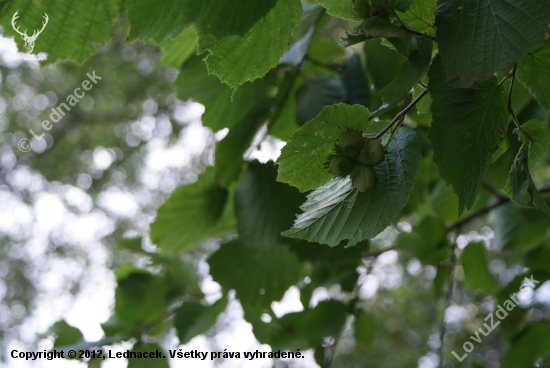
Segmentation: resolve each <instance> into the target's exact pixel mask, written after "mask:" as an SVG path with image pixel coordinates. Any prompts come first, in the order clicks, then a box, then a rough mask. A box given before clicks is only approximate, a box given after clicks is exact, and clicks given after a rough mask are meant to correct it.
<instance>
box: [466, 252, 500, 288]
mask: <svg viewBox="0 0 550 368" xmlns="http://www.w3.org/2000/svg"><path fill="white" fill-rule="evenodd" d="M460 261H461V263H462V267H463V268H464V283H465V284H466V286H467V287H468V288H470V289H471V290H473V291H483V292H485V293H488V294H491V293H493V292H495V291H496V289H497V288H498V285H497V283H496V281H495V279H494V278H493V276H492V275H491V273H490V272H489V270H488V269H487V264H488V262H487V256H486V254H485V245H483V243H470V244H468V245H467V246H466V248H464V250H463V251H462V254H461V255H460Z"/></svg>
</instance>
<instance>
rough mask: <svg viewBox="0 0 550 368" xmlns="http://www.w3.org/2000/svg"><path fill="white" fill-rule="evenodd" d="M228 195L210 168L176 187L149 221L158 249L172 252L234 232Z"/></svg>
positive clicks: (152, 237) (153, 239) (152, 238)
mask: <svg viewBox="0 0 550 368" xmlns="http://www.w3.org/2000/svg"><path fill="white" fill-rule="evenodd" d="M227 197H228V192H227V190H226V189H224V188H221V187H220V186H219V185H218V184H216V183H215V182H214V180H213V169H212V168H209V169H207V171H205V172H204V173H203V174H201V175H200V176H199V179H198V181H197V182H196V183H193V184H190V185H186V186H183V187H180V188H178V189H176V190H175V191H174V192H173V193H172V195H171V196H170V198H168V199H167V200H166V202H164V204H163V205H161V206H160V207H159V209H158V211H157V218H156V220H155V221H154V222H153V223H152V224H151V234H150V236H151V240H152V241H153V243H155V244H156V245H157V246H158V247H160V248H161V249H163V250H165V251H170V252H175V251H179V250H182V249H186V248H190V247H192V246H195V245H198V244H200V243H201V242H203V241H205V240H207V239H209V238H214V237H220V236H224V235H227V234H229V233H231V232H233V231H234V230H233V229H234V226H235V225H234V217H233V215H232V213H231V212H232V208H230V206H226V202H227ZM229 203H230V202H229ZM231 207H232V206H231ZM228 208H229V211H228V210H227V209H228ZM224 209H225V210H224Z"/></svg>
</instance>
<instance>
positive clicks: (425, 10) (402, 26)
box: [0, 0, 550, 367]
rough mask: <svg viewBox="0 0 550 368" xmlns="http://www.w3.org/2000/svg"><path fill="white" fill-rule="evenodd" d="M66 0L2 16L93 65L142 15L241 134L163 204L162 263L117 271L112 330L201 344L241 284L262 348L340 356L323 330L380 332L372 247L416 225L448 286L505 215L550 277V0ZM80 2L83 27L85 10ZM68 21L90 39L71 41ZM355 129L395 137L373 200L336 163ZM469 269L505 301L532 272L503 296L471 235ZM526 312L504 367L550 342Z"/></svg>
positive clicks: (135, 28) (212, 107) (137, 33)
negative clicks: (267, 150)
mask: <svg viewBox="0 0 550 368" xmlns="http://www.w3.org/2000/svg"><path fill="white" fill-rule="evenodd" d="M60 3H61V4H57V3H56V4H55V6H54V4H53V3H48V2H40V3H29V2H26V1H25V2H24V1H14V2H10V3H8V4H7V5H6V6H4V7H2V9H1V11H0V20H1V21H2V24H7V23H8V19H9V18H10V17H11V14H12V13H13V12H14V11H15V10H19V11H20V14H21V19H25V21H26V22H28V24H29V25H33V22H34V23H36V24H38V23H39V22H40V17H41V15H42V14H43V12H47V13H48V14H49V15H50V25H48V27H49V28H48V32H46V31H45V32H44V34H43V35H42V36H41V37H40V38H39V40H38V41H37V43H36V49H37V50H41V51H45V52H48V53H49V55H50V57H49V58H48V62H55V61H57V60H62V59H66V58H68V59H71V60H74V61H77V62H81V61H83V60H85V59H86V58H88V57H89V56H90V55H92V54H93V53H94V52H95V50H94V48H93V43H94V42H99V43H102V42H105V41H106V40H107V39H108V37H109V28H110V26H111V24H112V23H113V21H114V20H115V19H116V18H117V17H119V16H120V15H122V14H123V13H124V12H127V14H128V20H129V23H130V26H131V28H130V32H129V40H136V39H139V40H143V41H149V42H152V43H155V44H158V45H160V48H161V49H162V50H163V56H162V60H163V62H164V63H166V65H168V66H173V67H177V68H179V69H180V72H179V75H178V77H177V79H176V80H175V81H174V85H175V86H176V87H177V89H178V92H177V93H178V97H179V98H180V99H182V100H187V99H193V100H195V101H198V102H200V103H202V104H203V105H204V106H205V113H204V115H203V119H202V121H203V125H204V126H205V127H208V128H210V129H212V130H213V131H219V130H221V129H224V128H228V129H229V131H228V133H227V135H226V136H225V137H224V138H223V139H221V141H219V142H218V143H217V144H216V151H215V164H214V166H213V167H210V168H208V169H206V171H205V172H204V173H202V174H201V175H200V176H199V178H198V180H197V182H196V183H194V184H191V185H187V186H183V187H180V188H178V189H176V190H175V191H174V192H173V193H172V195H171V197H170V198H169V199H168V200H167V201H166V202H165V203H164V204H163V205H162V206H160V207H159V209H158V212H157V218H156V220H155V221H154V222H153V223H152V224H151V227H150V239H151V241H152V243H153V244H155V245H156V246H157V247H158V252H156V253H150V252H145V251H143V250H142V249H141V246H140V244H141V240H133V243H132V244H133V246H134V248H133V251H134V252H138V253H143V254H144V256H146V257H149V258H151V259H152V261H153V262H157V263H158V264H159V265H160V266H161V267H160V268H161V270H162V272H160V273H153V272H149V271H145V270H142V269H135V268H132V267H128V268H123V269H119V271H118V276H117V277H118V288H117V291H116V305H115V315H114V317H113V318H112V319H111V320H110V321H109V323H107V324H106V325H105V326H104V330H105V332H106V336H107V338H110V337H114V336H118V338H121V339H125V340H126V339H130V338H136V339H138V340H140V341H142V342H143V341H146V340H147V339H144V338H143V335H144V334H145V335H148V336H156V334H157V335H158V334H159V333H161V332H162V331H163V328H164V327H165V326H166V325H167V324H168V325H169V324H173V326H174V327H175V328H176V329H177V331H178V336H179V338H180V341H181V342H182V343H185V342H187V341H189V340H190V339H191V338H192V337H194V336H196V335H198V334H201V333H204V332H205V331H207V330H208V329H209V328H210V327H211V326H212V325H213V324H214V323H215V321H216V318H217V316H218V315H219V314H220V313H221V312H222V311H223V310H224V308H225V306H226V303H227V298H228V293H229V291H230V290H234V291H235V295H236V298H237V299H238V300H239V301H240V303H241V305H242V306H243V309H244V315H245V319H246V320H247V321H248V322H250V323H251V324H252V326H253V331H254V334H255V336H256V338H257V339H258V340H259V341H260V342H261V343H266V344H269V345H270V346H271V347H272V348H273V349H289V350H295V349H309V348H314V349H315V351H316V355H315V357H316V360H317V362H318V363H319V364H320V365H321V366H328V365H330V364H331V362H332V355H331V354H326V356H325V354H324V352H323V351H324V349H323V348H322V347H323V341H324V340H323V339H324V338H325V337H327V336H339V334H340V332H341V331H342V330H343V329H344V328H345V327H346V325H345V322H346V315H353V316H354V317H355V319H354V321H355V331H356V334H357V337H358V338H359V339H360V340H361V339H365V340H368V339H369V338H367V337H365V336H368V335H369V333H370V332H369V331H372V328H373V323H372V319H371V317H369V316H371V315H370V314H369V312H368V308H366V307H365V306H364V305H363V304H362V303H361V301H360V300H359V298H358V290H359V285H357V278H358V274H357V272H356V268H357V267H358V266H359V265H361V262H362V260H361V255H362V254H363V252H367V251H368V244H370V243H369V240H370V239H373V238H374V237H376V236H377V235H379V234H380V233H382V232H383V231H384V230H385V229H386V228H387V227H388V226H390V225H392V224H393V223H397V222H399V221H401V220H402V219H409V220H410V221H411V222H412V223H413V224H415V226H414V227H413V229H412V231H411V232H410V233H402V234H400V235H399V236H398V238H397V240H396V241H397V247H398V249H399V250H400V251H402V252H403V254H408V255H409V256H411V257H414V258H416V259H418V260H419V261H420V262H421V263H422V264H423V265H432V266H434V267H436V269H437V271H438V272H437V275H438V279H437V286H436V289H437V290H440V289H441V288H440V286H441V285H442V283H444V281H445V277H446V276H448V275H449V273H450V272H453V271H456V270H455V267H456V263H457V260H456V257H455V254H456V253H460V252H458V250H456V249H455V248H456V244H454V243H452V242H451V243H452V244H449V236H448V234H449V232H453V233H454V235H455V236H454V237H455V238H456V237H458V235H459V234H460V233H461V232H462V231H463V230H464V228H465V227H467V226H471V225H472V223H473V222H475V221H474V220H478V219H480V218H481V217H482V216H483V215H485V214H487V213H488V212H491V216H492V217H491V221H492V223H493V224H494V226H493V228H494V230H495V243H496V249H497V250H498V251H499V252H504V251H513V252H515V253H513V254H514V257H516V261H517V257H518V256H519V258H520V259H522V260H524V261H523V265H524V266H526V267H528V268H530V269H531V270H532V271H539V273H540V276H539V277H540V280H546V279H548V267H549V266H550V265H549V264H548V261H547V257H545V256H546V255H547V254H548V244H547V237H548V235H549V234H548V228H549V227H548V225H549V222H550V219H549V218H548V217H545V216H547V215H548V216H550V208H549V207H548V203H547V201H546V200H545V198H544V197H543V194H544V192H545V191H547V190H548V189H549V188H548V186H544V185H539V186H538V187H537V185H536V184H537V182H538V183H539V184H540V182H541V181H543V180H544V179H548V173H547V170H546V171H544V165H543V164H544V163H546V161H544V160H547V157H546V149H547V145H548V144H549V143H550V134H549V131H548V128H547V124H546V123H545V122H543V120H542V119H544V117H545V115H546V114H545V111H547V110H548V109H550V100H549V98H550V97H549V96H550V54H549V50H550V44H549V43H548V42H547V38H548V25H549V24H550V0H517V1H513V2H512V1H509V0H483V1H477V0H462V1H451V0H440V1H438V2H437V3H436V1H435V0H354V1H351V0H319V1H318V3H319V4H320V5H321V6H322V7H321V6H315V5H311V4H310V5H303V6H302V4H301V3H300V1H299V0H269V1H261V2H257V1H256V2H254V4H252V0H250V1H241V2H239V3H232V2H226V1H219V0H207V1H202V2H197V1H191V0H183V1H176V0H171V1H166V2H164V3H163V4H162V5H160V6H159V5H158V4H157V3H156V2H154V1H152V0H133V1H130V3H129V5H126V4H125V3H123V2H107V3H105V2H102V3H98V4H97V7H96V11H94V12H89V11H85V9H84V8H85V7H84V5H82V4H73V3H72V2H68V1H67V2H65V1H60ZM253 5H254V6H253ZM126 6H128V7H127V8H126ZM81 7H82V9H80V8H81ZM80 10H82V13H83V15H82V17H83V18H79V17H67V15H69V14H76V13H79V11H80ZM67 19H69V20H68V21H67ZM343 20H346V21H349V22H347V23H346V22H344V21H343ZM73 23H74V24H73ZM340 27H345V29H346V30H347V31H349V32H348V33H347V35H346V37H344V39H343V40H342V45H345V46H348V47H349V50H351V52H352V53H353V56H351V57H345V52H344V48H343V47H344V46H342V45H339V44H337V43H336V42H335V41H334V40H333V39H332V38H331V35H332V34H333V31H334V29H340ZM69 30H70V33H71V34H74V35H78V37H68V38H64V37H60V35H66V34H69ZM10 32H12V31H11V30H10V29H9V27H8V28H6V33H7V34H14V33H10ZM18 42H20V41H19V40H18ZM289 45H290V48H289ZM20 46H21V44H20ZM195 49H196V50H197V54H198V55H193V54H194V50H195ZM518 82H521V83H518ZM348 129H355V130H359V131H362V132H364V133H365V134H367V135H370V136H372V137H377V138H380V139H381V140H382V141H383V142H384V145H385V146H387V152H386V154H385V156H384V159H383V160H382V162H380V163H379V164H377V165H376V166H375V167H374V170H375V171H376V177H377V179H378V182H377V186H376V188H375V189H374V190H372V191H370V192H368V193H360V192H357V191H356V190H354V189H353V187H352V185H351V183H350V181H349V178H348V179H333V178H332V177H331V175H330V174H329V173H328V172H327V170H326V168H325V167H324V163H325V160H326V157H328V156H329V155H331V154H332V153H333V147H334V145H335V143H336V142H337V140H338V138H339V137H340V135H341V134H342V132H344V131H346V130H348ZM266 132H267V134H269V135H271V136H273V137H276V138H279V139H281V140H284V141H286V142H287V143H286V145H285V147H284V148H283V149H282V152H281V155H280V157H279V158H278V160H277V164H278V167H277V166H276V165H275V164H274V163H272V162H266V163H260V162H258V161H251V160H248V159H245V157H246V156H245V153H246V152H248V151H249V149H251V148H254V147H253V146H251V145H252V144H253V142H255V137H257V136H258V135H262V134H266ZM541 159H542V160H543V161H541V162H542V164H539V166H538V167H542V169H541V170H540V172H537V163H538V162H539V161H540V160H541ZM482 187H485V188H488V190H487V192H486V193H485V192H483V191H480V190H481V188H482ZM450 188H452V190H451V189H450ZM495 188H496V190H495ZM501 191H502V192H503V193H501ZM491 195H494V196H496V200H495V202H490V200H491ZM505 195H507V196H505ZM511 202H513V203H515V204H512V203H511ZM296 215H297V216H296ZM209 239H222V241H221V243H222V244H221V246H220V247H219V249H218V250H216V251H215V252H213V253H212V254H211V255H209V258H208V264H209V266H210V274H211V276H212V277H213V279H214V280H215V281H216V282H218V283H219V284H220V285H221V287H222V291H223V297H222V298H221V299H220V300H218V301H217V302H216V303H214V304H208V303H206V301H205V300H204V296H203V295H202V293H201V292H200V288H199V287H198V283H197V280H196V279H195V278H194V277H192V276H193V274H194V273H193V272H194V271H192V270H193V267H192V266H190V265H182V264H180V263H179V261H180V260H181V259H185V256H186V255H187V254H188V253H192V252H193V251H194V250H196V249H197V247H198V246H199V245H200V244H201V243H203V242H205V241H207V240H209ZM327 245H328V246H330V247H327ZM121 246H122V245H121ZM449 250H450V251H449ZM176 253H177V254H178V255H179V256H180V257H171V256H170V254H176ZM459 261H460V263H461V265H462V270H463V271H464V284H465V286H466V287H467V288H468V289H469V290H470V291H471V292H473V293H476V292H477V293H485V294H492V295H495V296H496V297H497V298H499V300H500V299H502V298H504V299H505V298H506V297H507V295H509V293H510V290H516V289H514V288H513V286H517V285H516V284H517V283H519V281H517V280H520V279H521V276H518V278H516V279H514V281H513V282H512V283H510V284H508V285H507V286H505V287H504V288H501V287H500V285H499V284H498V283H497V282H495V280H494V279H493V276H492V274H491V273H490V272H489V270H488V261H487V255H486V249H485V247H484V246H482V245H481V244H479V243H472V244H469V245H467V247H466V248H465V249H464V250H463V251H462V252H461V255H460V258H459ZM454 279H459V277H458V276H456V272H455V273H453V278H451V280H454ZM304 280H307V282H306V281H304ZM434 283H435V282H434ZM452 283H454V281H452ZM452 283H451V285H449V288H451V287H452ZM334 284H339V285H340V286H341V288H342V290H343V291H344V292H345V293H344V297H342V298H340V299H332V300H329V301H323V302H321V303H318V304H316V305H311V304H310V301H311V295H312V293H313V291H314V290H315V289H316V288H319V287H330V286H332V285H334ZM291 286H297V287H298V288H299V289H300V297H301V301H302V304H303V306H304V310H303V311H302V312H297V313H290V314H287V315H285V316H283V317H281V318H277V317H276V316H275V315H274V313H273V311H272V310H271V308H270V306H271V303H272V302H274V301H278V300H280V299H281V298H282V297H283V295H284V293H285V291H286V290H288V288H289V287H291ZM447 295H448V298H450V297H452V293H447ZM516 313H518V314H521V315H518V316H516V317H517V318H515V317H514V318H509V319H507V320H506V322H505V323H503V326H505V327H504V328H503V331H504V334H505V336H506V337H507V338H509V339H510V342H511V347H510V350H509V354H508V355H506V357H505V358H504V360H503V363H502V364H503V366H505V367H508V366H514V367H516V366H522V367H523V366H525V367H527V366H531V365H532V364H534V362H535V361H536V360H537V359H538V358H541V357H543V356H545V355H546V354H547V353H548V352H549V350H548V344H547V343H546V342H545V341H546V340H544V339H543V341H535V342H533V344H534V345H536V346H535V347H533V346H529V344H527V343H526V341H532V339H538V337H537V336H542V335H543V334H544V333H545V332H546V331H547V327H545V326H544V323H539V324H533V325H529V324H526V323H525V322H526V320H527V319H526V318H527V313H526V310H525V309H518V312H516ZM266 314H267V315H268V316H269V317H270V318H266V316H265V315H266ZM480 318H481V317H480ZM266 320H269V322H265V321H266ZM365 329H366V330H365ZM75 336H76V334H75ZM465 338H467V337H465ZM325 345H326V344H325ZM143 348H144V347H143V346H140V345H136V347H135V349H143ZM154 349H156V347H153V350H154Z"/></svg>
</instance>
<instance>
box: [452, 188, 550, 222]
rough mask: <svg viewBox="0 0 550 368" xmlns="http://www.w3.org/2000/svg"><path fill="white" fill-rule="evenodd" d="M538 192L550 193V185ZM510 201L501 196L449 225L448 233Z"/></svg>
mask: <svg viewBox="0 0 550 368" xmlns="http://www.w3.org/2000/svg"><path fill="white" fill-rule="evenodd" d="M537 190H538V192H539V193H545V192H550V184H545V185H543V186H541V187H540V188H538V189H537ZM510 201H511V199H510V198H509V197H505V196H499V198H498V199H497V200H496V201H494V202H492V203H489V204H488V205H486V206H485V207H483V208H481V209H479V210H477V211H475V212H472V213H470V214H469V215H468V216H465V217H464V218H462V219H460V220H458V221H457V222H455V223H452V224H450V225H448V226H447V231H452V230H455V229H459V228H460V227H462V226H463V225H465V224H467V223H468V222H470V221H472V220H474V219H476V218H478V217H480V216H483V215H485V214H486V213H487V212H489V211H491V210H494V209H495V208H497V207H500V206H502V205H503V204H506V203H508V202H510Z"/></svg>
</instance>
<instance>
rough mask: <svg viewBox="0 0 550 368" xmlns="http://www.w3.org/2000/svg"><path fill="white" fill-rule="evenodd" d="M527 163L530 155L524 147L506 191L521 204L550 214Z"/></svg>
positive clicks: (516, 161) (509, 176) (515, 162)
mask: <svg viewBox="0 0 550 368" xmlns="http://www.w3.org/2000/svg"><path fill="white" fill-rule="evenodd" d="M527 165H528V155H527V153H526V148H525V147H523V148H522V149H521V151H520V152H519V154H518V157H516V159H515V160H514V163H513V164H512V168H511V170H510V174H509V175H508V182H507V183H506V187H505V188H504V193H506V194H507V195H508V196H509V197H510V198H511V199H512V200H513V201H514V202H516V203H517V204H519V205H520V206H523V207H529V208H538V209H539V210H541V211H542V212H544V213H546V214H547V215H548V216H550V206H548V203H547V202H546V201H545V200H544V198H543V197H542V196H541V195H540V193H539V191H538V189H537V187H536V185H535V183H534V182H533V178H531V173H530V172H529V168H528V166H527Z"/></svg>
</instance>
